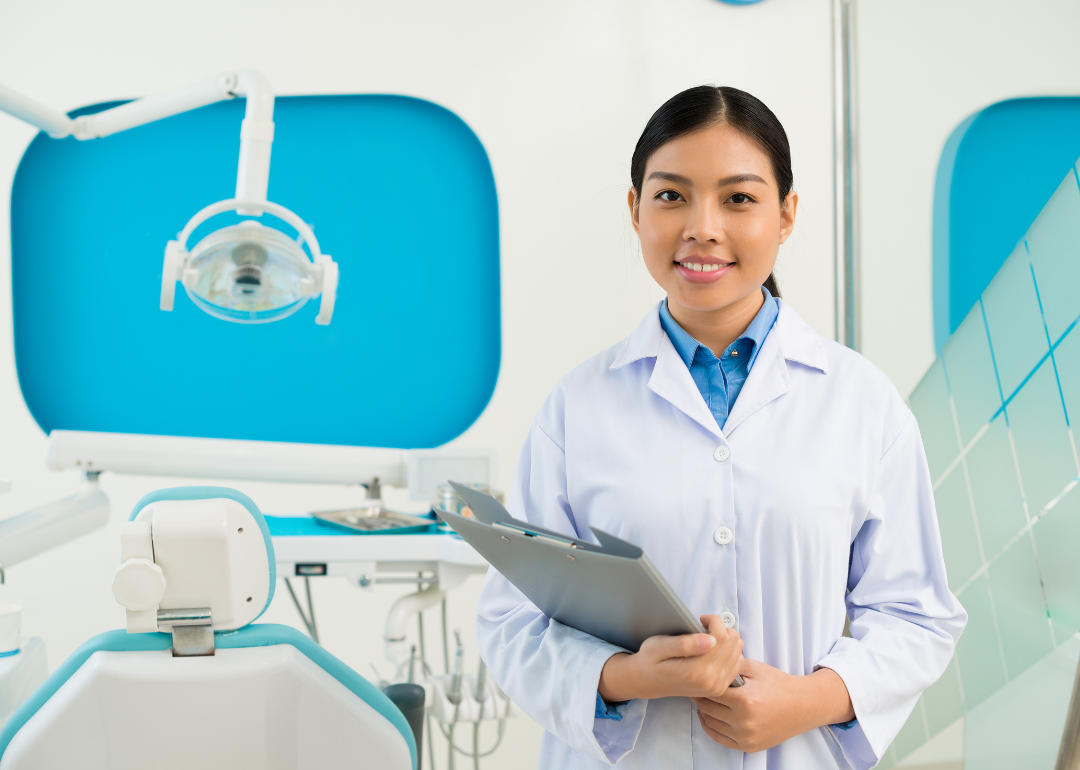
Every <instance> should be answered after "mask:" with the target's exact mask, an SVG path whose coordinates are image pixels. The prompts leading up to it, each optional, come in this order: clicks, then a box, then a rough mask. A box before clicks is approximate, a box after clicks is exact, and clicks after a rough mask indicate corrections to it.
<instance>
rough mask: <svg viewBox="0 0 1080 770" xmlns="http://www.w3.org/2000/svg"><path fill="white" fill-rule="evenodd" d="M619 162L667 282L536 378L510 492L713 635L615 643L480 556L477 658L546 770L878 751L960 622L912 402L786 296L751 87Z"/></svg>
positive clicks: (699, 111)
mask: <svg viewBox="0 0 1080 770" xmlns="http://www.w3.org/2000/svg"><path fill="white" fill-rule="evenodd" d="M631 181H632V187H631V189H630V191H629V204H630V216H631V218H632V220H633V224H634V229H635V230H636V231H637V233H638V236H639V238H640V240H641V250H642V254H643V256H644V259H645V264H646V266H647V267H648V270H649V273H650V274H651V275H652V277H653V278H654V279H655V280H656V282H657V283H658V284H660V286H661V287H662V288H663V289H664V290H665V291H666V292H667V299H666V300H665V301H663V302H661V303H660V304H659V305H658V306H657V307H656V308H654V309H653V310H652V311H650V313H649V314H648V315H647V316H646V317H645V319H644V320H643V321H642V322H641V324H640V325H639V326H638V328H637V329H636V330H635V331H634V333H633V334H632V335H631V336H630V337H629V338H628V339H627V340H625V341H624V342H622V343H620V344H618V345H616V346H614V347H613V348H610V349H609V350H606V351H604V352H602V353H600V354H599V355H597V356H595V357H593V358H592V359H590V360H589V361H586V362H585V363H584V364H582V365H581V366H579V367H578V368H577V369H575V370H574V371H572V372H571V373H570V374H569V375H567V376H566V377H565V378H564V379H563V380H562V382H560V383H559V385H558V386H557V387H556V388H555V390H554V391H553V392H552V393H551V395H550V396H549V397H548V399H547V401H546V402H545V404H544V406H543V408H542V409H541V410H540V413H539V414H538V415H537V417H536V420H535V421H534V423H533V425H532V429H531V431H530V434H529V437H528V439H527V440H526V442H525V446H524V448H523V450H522V452H521V457H520V459H519V461H518V466H517V473H516V478H515V481H514V486H513V491H512V494H511V499H510V510H511V512H512V513H513V514H514V515H515V516H518V517H519V518H523V519H527V520H528V521H530V522H532V523H534V524H536V525H538V526H542V527H546V528H549V529H554V530H561V531H563V532H566V533H567V534H573V535H574V536H576V537H588V536H589V534H588V533H589V527H590V526H595V527H598V528H600V529H603V530H606V531H607V532H611V533H612V534H615V535H617V536H618V537H620V538H623V539H626V540H629V541H631V542H633V543H636V544H638V545H640V546H642V547H643V548H644V549H645V551H646V552H647V553H648V555H649V557H650V559H651V560H652V561H653V563H654V564H655V565H656V567H657V568H658V569H659V570H660V572H661V573H662V574H663V575H664V576H665V577H666V578H667V580H668V581H669V582H670V583H671V585H672V586H673V588H674V589H675V591H677V592H678V594H679V595H680V596H681V597H682V599H683V600H684V601H685V602H686V604H687V606H688V607H690V609H691V610H692V611H694V612H698V613H701V615H702V623H703V625H704V626H705V628H706V629H707V631H708V633H707V634H690V635H687V636H677V637H654V638H652V639H650V640H648V641H647V642H646V643H645V644H644V645H643V646H642V648H641V650H640V651H639V652H636V653H633V654H630V653H627V652H626V651H624V650H621V649H619V648H617V647H614V646H612V645H610V644H608V643H606V642H603V641H601V640H599V639H596V638H595V637H592V636H589V635H587V634H584V633H582V632H580V631H577V630H575V629H573V628H570V627H568V626H564V625H562V624H560V623H558V622H556V621H554V620H551V619H549V618H548V617H546V616H545V615H543V614H542V613H541V612H540V611H539V610H538V609H537V608H536V607H535V606H534V605H532V604H531V603H530V602H529V601H528V600H527V599H525V598H524V596H522V594H520V593H519V592H518V591H517V590H516V589H515V588H514V587H513V586H512V585H510V584H509V583H508V582H507V581H506V580H505V579H504V578H503V577H502V576H501V575H499V574H498V573H496V572H494V571H491V572H490V573H489V575H488V578H487V583H486V584H485V586H484V592H483V596H482V598H481V602H480V609H479V617H478V635H479V641H480V646H481V651H482V653H483V657H484V659H485V660H486V661H487V663H488V665H489V666H490V667H491V670H492V672H493V673H494V676H495V678H496V680H497V681H498V682H499V684H500V685H501V686H502V687H503V689H504V690H505V691H506V692H507V693H508V694H509V695H510V697H511V698H513V699H514V701H515V702H517V703H518V704H519V705H520V706H521V707H522V709H523V710H524V711H525V712H526V713H528V714H529V715H530V716H531V717H533V718H534V719H535V720H536V721H538V722H539V723H540V724H541V725H543V726H544V728H545V730H546V731H547V733H546V734H545V736H544V743H543V748H542V750H541V758H540V767H541V768H571V767H573V768H575V769H579V768H589V767H602V766H604V765H607V764H618V766H619V767H627V768H650V769H652V768H680V769H681V768H706V767H707V768H748V769H749V768H753V769H755V770H757V769H764V768H772V769H777V768H782V769H784V770H805V769H806V768H831V767H841V768H843V767H849V766H850V767H854V768H859V769H861V768H869V767H872V766H873V765H874V764H876V763H877V762H878V760H879V759H880V758H881V757H882V755H883V754H884V752H885V750H886V748H887V747H888V745H889V743H890V742H891V741H892V740H893V738H894V737H895V736H896V734H897V732H898V731H899V730H900V728H901V727H902V726H903V724H904V721H905V720H906V719H907V717H908V715H909V713H910V712H911V710H912V708H913V707H914V705H915V702H916V700H917V699H918V697H919V694H920V693H921V692H922V691H923V690H924V689H926V688H927V687H928V686H929V685H930V684H932V683H933V682H934V681H935V680H937V678H938V677H939V676H941V674H942V672H944V670H945V668H946V666H947V665H948V663H949V660H950V658H951V657H952V653H953V648H954V646H955V643H956V640H957V638H958V637H959V636H960V632H961V631H962V630H963V627H964V624H965V623H966V619H967V618H966V614H965V613H964V610H963V609H962V608H961V607H960V605H959V603H958V602H957V600H956V598H955V597H954V596H953V595H952V594H951V593H950V592H949V589H948V585H947V581H946V577H945V565H944V562H943V559H942V554H941V543H940V538H939V535H938V527H937V519H936V515H935V512H934V499H933V492H932V487H931V480H930V476H929V472H928V470H927V466H926V460H925V457H924V454H923V447H922V441H921V439H920V437H919V429H918V426H917V425H916V422H915V418H914V417H913V416H912V414H911V411H910V410H909V409H908V408H907V406H906V405H905V403H904V401H903V399H902V398H901V397H900V395H899V394H898V393H897V392H896V390H895V388H893V386H892V385H891V384H890V382H889V380H888V379H887V378H886V377H885V376H884V375H883V374H882V373H881V372H879V371H878V370H877V369H876V368H874V366H873V365H871V364H870V363H869V362H868V361H866V360H865V359H864V358H862V357H861V356H860V355H858V354H857V353H855V352H853V351H851V350H849V349H847V348H845V347H843V346H841V345H838V344H836V343H834V342H832V341H831V340H828V339H825V338H823V337H821V336H820V335H818V334H817V333H816V332H814V331H813V330H812V329H811V328H810V327H809V326H807V325H806V324H805V323H804V322H803V321H802V320H801V319H800V318H799V317H798V316H797V315H796V314H795V312H794V311H793V310H792V309H791V307H790V306H789V305H787V304H785V303H784V302H783V301H782V300H780V298H779V291H778V290H777V286H776V281H775V279H774V278H773V276H772V269H773V265H774V263H775V261H776V255H777V251H778V250H779V247H780V244H781V243H783V242H784V241H785V240H786V239H787V237H788V236H789V235H790V234H791V231H792V229H793V228H794V225H795V212H796V208H797V204H798V195H797V194H796V193H795V192H794V191H793V190H792V189H791V187H792V173H791V161H790V152H789V148H788V141H787V135H786V134H785V132H784V129H783V127H782V126H781V125H780V123H779V121H778V120H777V119H776V116H775V115H773V113H772V112H771V111H770V110H769V109H768V108H767V107H766V106H765V105H764V104H762V103H761V102H760V101H758V100H757V99H756V98H754V97H753V96H751V95H750V94H747V93H744V92H742V91H739V90H737V89H734V88H716V87H713V86H701V87H698V88H691V89H689V90H687V91H684V92H683V93H681V94H679V95H677V96H675V97H674V98H672V99H671V100H670V101H668V102H667V103H666V104H664V105H663V106H662V107H661V108H660V109H659V110H658V111H657V112H656V114H655V115H653V116H652V118H651V119H650V120H649V123H648V125H647V126H646V127H645V131H644V133H643V134H642V136H641V138H640V140H639V141H638V144H637V148H636V149H635V151H634V157H633V160H632V162H631ZM582 590H588V586H582ZM846 619H850V637H848V636H845V635H844V624H845V620H846ZM737 673H738V674H741V675H742V676H743V678H744V680H745V685H744V686H742V687H738V688H733V687H729V683H730V682H731V681H732V678H733V677H734V676H735V674H737Z"/></svg>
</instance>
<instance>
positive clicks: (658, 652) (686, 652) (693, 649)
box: [641, 634, 717, 660]
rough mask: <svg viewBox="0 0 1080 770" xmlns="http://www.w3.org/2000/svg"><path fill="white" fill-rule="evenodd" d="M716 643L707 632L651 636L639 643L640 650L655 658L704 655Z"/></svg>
mask: <svg viewBox="0 0 1080 770" xmlns="http://www.w3.org/2000/svg"><path fill="white" fill-rule="evenodd" d="M716 644H717V640H716V638H715V637H713V636H711V635H709V634H682V635H680V636H653V637H650V638H649V639H646V640H645V643H644V644H642V645H641V651H642V652H645V653H646V654H647V655H649V656H650V657H652V658H654V659H655V660H668V659H670V658H692V657H696V656H698V655H704V654H705V653H706V652H708V651H709V650H711V649H713V648H714V647H715V646H716Z"/></svg>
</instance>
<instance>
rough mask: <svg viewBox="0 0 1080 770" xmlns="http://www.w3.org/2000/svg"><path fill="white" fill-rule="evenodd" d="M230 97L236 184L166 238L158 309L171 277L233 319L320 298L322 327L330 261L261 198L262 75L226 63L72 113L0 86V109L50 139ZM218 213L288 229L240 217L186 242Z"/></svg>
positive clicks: (331, 294)
mask: <svg viewBox="0 0 1080 770" xmlns="http://www.w3.org/2000/svg"><path fill="white" fill-rule="evenodd" d="M237 97H243V98H245V99H246V101H247V104H246V112H245V116H244V120H243V122H242V123H241V124H240V161H239V164H238V168H237V173H236V193H235V195H234V197H232V198H229V199H227V200H222V201H218V202H216V203H212V204H210V205H208V206H206V207H204V208H203V209H201V210H200V211H198V212H196V214H195V215H194V216H193V217H192V218H191V219H190V220H189V221H188V223H187V224H186V225H185V226H184V227H183V228H182V229H181V231H180V233H179V235H178V236H177V237H176V239H175V240H171V241H169V242H168V244H167V245H166V247H165V262H164V265H163V266H162V277H161V297H160V306H161V309H162V310H166V311H171V310H172V309H173V305H174V302H175V294H176V283H177V282H180V284H181V285H182V286H183V287H184V291H186V292H187V295H188V297H190V298H191V301H192V302H194V303H195V304H196V305H197V306H198V307H199V308H201V309H202V310H203V311H205V312H206V313H209V314H210V315H212V316H214V317H215V318H220V319H222V320H226V321H233V322H235V323H268V322H271V321H278V320H281V319H282V318H286V317H288V316H290V315H292V314H293V313H295V312H296V311H297V310H299V309H300V308H302V307H303V306H304V305H305V304H306V303H307V302H308V300H311V299H314V298H316V297H320V298H321V299H320V303H319V313H318V315H317V316H316V318H315V323H317V324H320V325H324V326H325V325H327V324H329V323H330V319H331V318H332V317H333V314H334V301H335V298H336V296H337V284H338V266H337V263H336V262H334V260H333V259H332V258H331V257H330V256H329V255H327V254H323V253H322V252H321V251H320V249H319V243H318V240H317V239H316V238H315V234H314V233H313V232H312V230H311V227H310V226H309V225H308V224H307V223H305V222H304V220H302V219H301V218H300V217H298V216H297V215H296V214H294V213H293V212H291V211H289V209H287V208H285V207H284V206H281V205H279V204H277V203H272V202H270V201H268V200H267V199H266V193H267V187H268V185H269V180H270V150H271V147H272V145H273V141H274V92H273V89H272V88H271V86H270V83H269V81H268V80H267V79H266V78H265V77H264V76H263V75H262V74H260V73H258V72H256V71H254V70H237V71H235V72H227V73H224V74H222V75H218V76H217V77H215V78H210V79H209V80H205V81H202V82H201V83H196V84H194V85H191V86H188V87H186V88H181V89H178V90H176V91H171V92H169V93H166V94H161V95H157V96H147V97H144V98H142V99H136V100H135V101H132V102H128V103H126V104H122V105H120V106H119V107H113V108H112V109H108V110H105V111H103V112H98V113H94V114H91V115H80V116H79V117H77V118H74V119H72V118H69V117H68V116H67V115H65V114H63V113H61V112H58V111H56V110H53V109H51V108H49V107H46V106H44V105H41V104H38V103H36V102H35V101H33V100H32V99H30V98H28V97H26V96H23V95H22V94H19V93H17V92H15V91H13V90H11V89H10V88H7V87H6V86H3V85H0V111H3V112H7V113H9V114H11V115H14V116H15V117H17V118H19V119H21V120H24V121H26V122H27V123H30V124H31V125H34V126H37V127H38V128H40V129H41V130H43V131H45V132H46V133H48V135H49V136H51V137H53V138H54V139H63V138H65V137H75V138H76V139H79V140H89V139H97V138H101V137H107V136H110V135H112V134H115V133H118V132H120V131H126V130H128V129H132V128H135V127H137V126H142V125H145V124H147V123H152V122H153V121H156V120H161V119H162V118H167V117H170V116H173V115H178V114H180V113H183V112H187V111H189V110H194V109H197V108H199V107H205V106H207V105H209V104H213V103H215V102H219V101H223V100H227V99H235V98H237ZM227 212H236V213H237V214H239V215H241V216H246V217H261V216H262V215H263V214H264V213H265V214H270V215H271V216H273V217H276V218H277V219H279V220H280V221H282V222H284V223H286V224H287V225H289V226H291V227H292V228H294V229H295V230H296V232H297V237H296V239H295V240H294V239H293V238H290V237H289V236H287V235H286V234H285V233H283V232H281V231H280V230H278V229H276V228H273V227H268V226H266V225H263V224H261V223H259V222H257V221H255V220H254V219H245V220H244V221H242V222H240V223H239V224H234V225H229V226H226V227H222V228H220V229H218V230H216V231H214V232H212V233H210V234H209V235H207V236H205V237H204V238H202V239H201V240H200V241H199V242H198V243H197V244H195V246H194V247H193V248H191V249H190V250H189V248H188V241H189V240H190V238H191V236H192V234H193V233H194V232H195V230H196V228H198V227H199V225H201V224H203V223H204V222H206V221H207V220H208V219H210V218H211V217H215V216H217V215H219V214H224V213H227ZM302 244H303V245H302ZM304 245H306V246H307V249H308V251H307V252H305V251H304V248H303V246H304ZM309 252H310V254H309Z"/></svg>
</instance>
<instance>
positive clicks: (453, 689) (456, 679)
mask: <svg viewBox="0 0 1080 770" xmlns="http://www.w3.org/2000/svg"><path fill="white" fill-rule="evenodd" d="M454 639H456V640H457V650H456V651H455V652H454V673H453V675H452V676H451V677H450V693H449V697H450V702H451V703H453V704H454V705H455V706H456V705H457V704H459V703H461V658H462V656H463V655H464V654H465V648H464V646H462V644H461V630H460V629H459V630H456V631H454Z"/></svg>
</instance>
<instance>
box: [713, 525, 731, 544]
mask: <svg viewBox="0 0 1080 770" xmlns="http://www.w3.org/2000/svg"><path fill="white" fill-rule="evenodd" d="M734 538H735V535H734V534H733V533H732V531H731V530H730V529H728V528H727V527H718V528H717V530H716V531H715V532H713V540H715V541H716V542H718V543H719V544H720V545H727V544H728V543H730V542H731V541H732V540H733V539H734Z"/></svg>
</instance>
